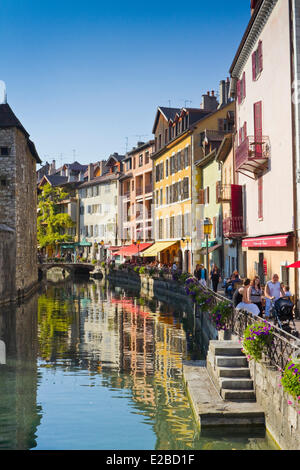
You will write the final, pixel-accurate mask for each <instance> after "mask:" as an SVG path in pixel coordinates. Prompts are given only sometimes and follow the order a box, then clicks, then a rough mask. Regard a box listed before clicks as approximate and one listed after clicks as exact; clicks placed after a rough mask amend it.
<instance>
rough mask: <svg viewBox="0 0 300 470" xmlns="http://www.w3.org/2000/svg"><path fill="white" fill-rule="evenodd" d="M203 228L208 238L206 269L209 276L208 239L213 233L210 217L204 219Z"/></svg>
mask: <svg viewBox="0 0 300 470" xmlns="http://www.w3.org/2000/svg"><path fill="white" fill-rule="evenodd" d="M203 228H204V235H205V238H206V269H207V275H208V267H209V262H208V237H209V236H210V234H211V231H212V223H211V221H210V219H209V218H208V217H206V219H204V221H203Z"/></svg>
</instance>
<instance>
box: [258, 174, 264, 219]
mask: <svg viewBox="0 0 300 470" xmlns="http://www.w3.org/2000/svg"><path fill="white" fill-rule="evenodd" d="M258 218H259V219H262V218H263V177H262V176H260V177H259V178H258Z"/></svg>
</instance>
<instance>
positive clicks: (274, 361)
mask: <svg viewBox="0 0 300 470" xmlns="http://www.w3.org/2000/svg"><path fill="white" fill-rule="evenodd" d="M200 287H201V288H202V289H203V290H204V291H207V292H208V293H209V294H210V295H211V296H212V297H213V298H214V304H215V305H216V304H217V303H219V302H224V301H226V302H229V303H230V304H232V302H231V301H230V300H229V299H227V298H226V297H224V296H222V295H221V294H219V293H216V292H214V291H212V290H211V289H210V288H209V287H206V288H205V287H202V286H200ZM255 322H257V318H255V317H253V316H252V315H251V314H249V312H247V311H245V310H237V309H236V308H234V307H233V304H232V316H231V318H230V320H229V328H230V330H231V332H232V333H233V334H234V335H236V336H238V337H239V338H240V339H242V338H243V335H244V331H245V330H246V328H247V327H248V326H249V325H251V324H254V323H255ZM267 323H268V324H269V325H270V326H271V327H272V333H273V341H272V344H271V345H270V346H269V347H268V349H267V352H266V354H265V355H264V361H265V362H266V363H268V365H269V366H271V367H275V368H280V369H284V367H285V366H286V365H287V364H288V362H289V358H290V357H292V356H295V355H296V354H297V353H299V352H300V339H298V338H296V337H295V336H293V335H291V334H290V333H287V332H286V331H284V330H282V329H281V328H279V327H278V326H276V325H273V324H272V323H269V322H267Z"/></svg>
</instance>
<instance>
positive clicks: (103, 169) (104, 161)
mask: <svg viewBox="0 0 300 470" xmlns="http://www.w3.org/2000/svg"><path fill="white" fill-rule="evenodd" d="M99 168H100V176H103V175H104V173H105V170H106V160H101V162H99Z"/></svg>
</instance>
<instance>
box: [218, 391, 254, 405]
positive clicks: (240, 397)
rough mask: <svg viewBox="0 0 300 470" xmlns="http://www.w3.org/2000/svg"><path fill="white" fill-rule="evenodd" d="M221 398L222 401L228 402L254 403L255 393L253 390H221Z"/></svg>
mask: <svg viewBox="0 0 300 470" xmlns="http://www.w3.org/2000/svg"><path fill="white" fill-rule="evenodd" d="M221 397H222V398H223V400H228V401H246V402H248V401H251V402H255V401H256V397H255V392H254V390H229V389H222V390H221Z"/></svg>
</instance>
